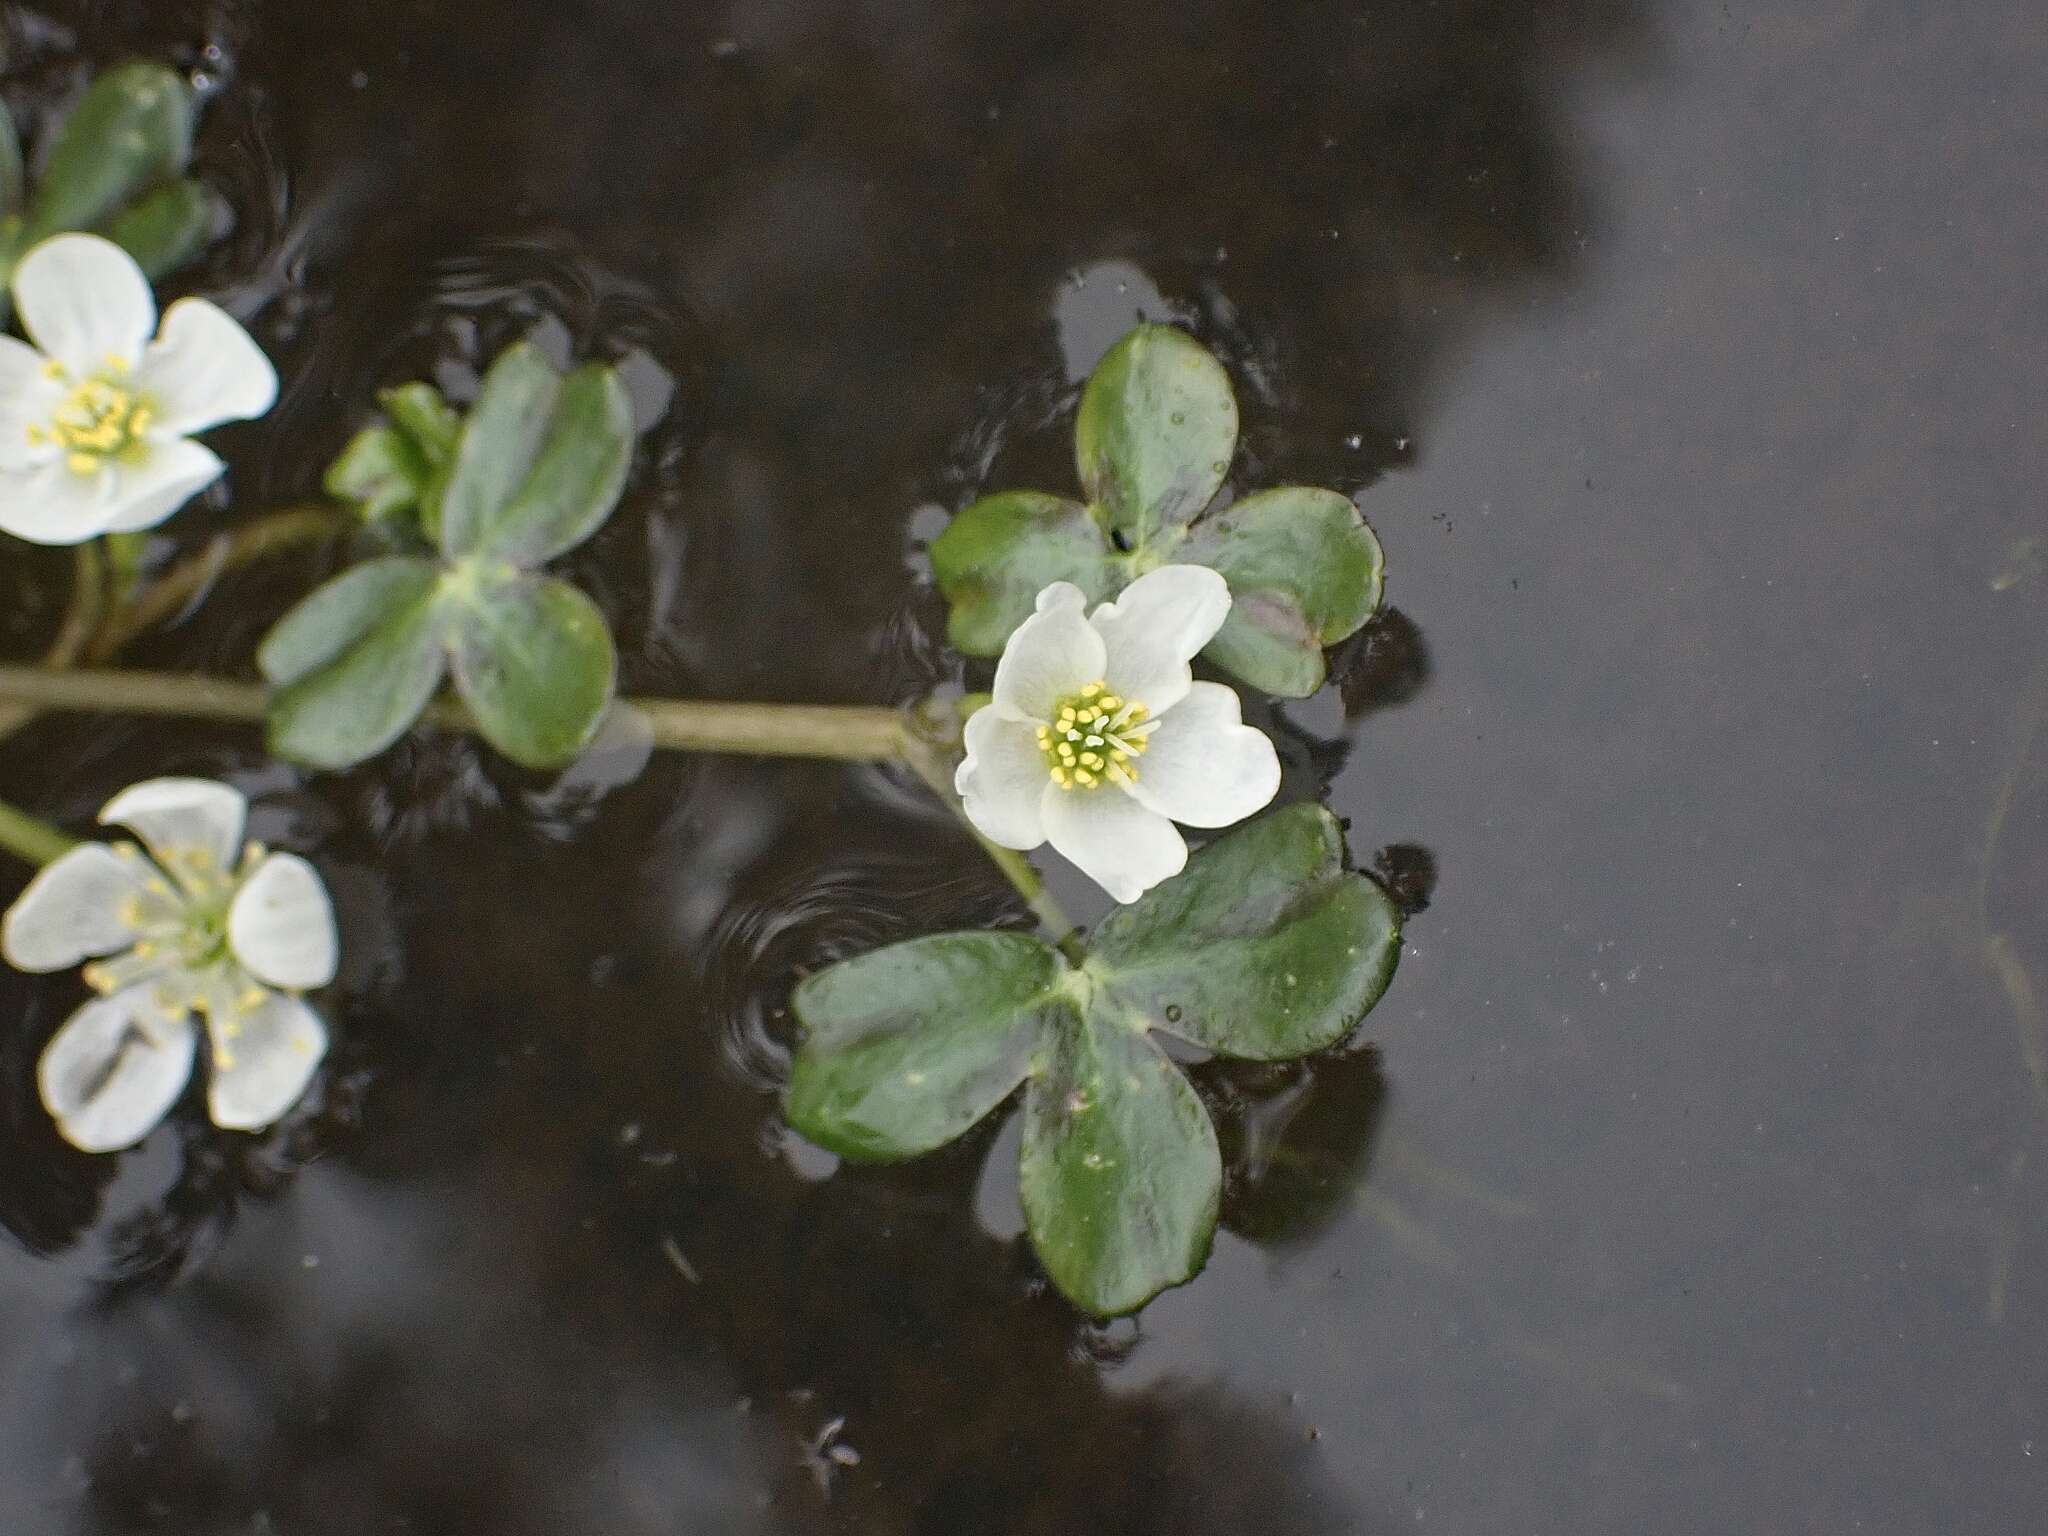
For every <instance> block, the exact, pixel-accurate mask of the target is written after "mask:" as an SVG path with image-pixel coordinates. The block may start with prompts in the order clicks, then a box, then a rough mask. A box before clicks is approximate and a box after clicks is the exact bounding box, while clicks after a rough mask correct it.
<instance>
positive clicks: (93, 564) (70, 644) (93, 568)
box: [43, 539, 107, 667]
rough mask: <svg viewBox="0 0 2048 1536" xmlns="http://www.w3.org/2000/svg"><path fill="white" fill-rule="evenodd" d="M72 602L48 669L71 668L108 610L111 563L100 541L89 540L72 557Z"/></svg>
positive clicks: (52, 647) (54, 642) (46, 661)
mask: <svg viewBox="0 0 2048 1536" xmlns="http://www.w3.org/2000/svg"><path fill="white" fill-rule="evenodd" d="M71 569H72V578H71V601H70V603H69V604H68V605H67V606H66V607H65V609H64V618H63V621H62V622H61V623H60V624H58V626H57V638H56V639H54V640H52V641H51V642H50V651H49V655H48V656H46V657H45V658H44V660H43V664H44V665H45V666H50V667H68V666H70V665H71V664H72V663H73V662H75V661H77V660H78V658H79V657H80V656H81V655H83V654H84V652H85V648H86V645H87V643H88V642H89V641H90V640H91V639H92V633H93V631H94V630H95V629H97V628H99V624H100V613H101V610H102V609H104V608H105V607H106V597H107V561H106V554H105V552H104V551H103V550H102V549H101V548H100V541H99V540H98V539H89V540H87V541H86V542H85V543H83V544H81V545H79V546H78V548H77V550H76V551H74V553H73V555H72V565H71Z"/></svg>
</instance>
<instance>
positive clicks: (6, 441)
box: [0, 336, 64, 470]
mask: <svg viewBox="0 0 2048 1536" xmlns="http://www.w3.org/2000/svg"><path fill="white" fill-rule="evenodd" d="M63 398H64V386H63V385H61V384H59V383H58V382H57V381H56V380H55V379H53V378H51V377H50V376H49V374H48V373H46V372H44V363H43V354H42V353H40V352H38V351H37V350H36V349H35V348H34V347H31V346H26V345H24V344H23V343H21V342H18V341H16V340H15V339H14V338H13V337H12V336H0V469H14V470H21V469H31V468H33V467H34V466H36V465H38V464H47V463H48V462H49V461H50V460H51V459H54V458H55V457H56V456H57V445H56V443H55V442H54V441H48V442H41V443H32V442H30V441H29V428H31V427H47V426H48V425H49V424H50V418H51V416H52V415H54V414H55V413H56V410H57V402H58V401H60V400H62V399H63Z"/></svg>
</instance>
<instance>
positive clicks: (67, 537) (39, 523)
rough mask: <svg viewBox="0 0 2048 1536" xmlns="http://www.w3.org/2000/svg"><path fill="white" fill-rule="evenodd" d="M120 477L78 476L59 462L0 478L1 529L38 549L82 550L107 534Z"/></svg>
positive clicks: (111, 472) (113, 474) (110, 474)
mask: <svg viewBox="0 0 2048 1536" xmlns="http://www.w3.org/2000/svg"><path fill="white" fill-rule="evenodd" d="M115 481H116V472H115V471H114V470H112V469H102V470H100V471H99V472H98V473H96V474H91V475H79V474H74V473H73V472H72V471H71V468H70V466H69V465H67V464H65V462H64V461H63V460H62V459H61V458H56V459H51V460H49V461H47V462H46V463H43V464H40V465H38V466H37V467H36V468H34V469H31V470H29V471H27V472H26V473H23V472H19V471H9V472H0V529H4V530H5V531H6V532H8V533H11V534H13V535H14V536H15V537H16V538H17V539H27V540H29V541H30V542H31V543H34V544H83V543H84V542H85V541H86V540H87V539H96V538H98V537H99V536H100V535H101V534H103V533H105V532H106V531H107V528H108V524H109V523H110V522H111V521H112V519H113V514H114V512H115V510H116V504H115V502H114V499H113V496H112V494H111V493H112V491H113V489H114V486H115Z"/></svg>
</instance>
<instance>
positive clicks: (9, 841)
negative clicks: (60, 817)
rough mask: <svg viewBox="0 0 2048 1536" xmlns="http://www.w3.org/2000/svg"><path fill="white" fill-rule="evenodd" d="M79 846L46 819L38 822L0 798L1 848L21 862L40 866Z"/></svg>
mask: <svg viewBox="0 0 2048 1536" xmlns="http://www.w3.org/2000/svg"><path fill="white" fill-rule="evenodd" d="M77 846H78V844H77V842H76V841H75V840H73V839H71V838H68V837H66V836H65V835H64V834H63V833H62V832H59V831H58V830H57V829H56V828H55V827H53V826H51V825H50V824H49V823H48V822H47V821H38V820H37V819H36V818H35V817H33V816H31V815H29V814H28V812H26V811H21V810H16V809H15V808H14V807H13V806H11V805H9V804H8V803H7V802H6V801H5V800H0V848H5V849H6V850H7V851H8V852H9V853H11V854H13V855H14V856H15V857H16V858H18V859H20V860H22V861H23V862H24V863H28V864H36V865H43V864H47V863H49V862H50V861H51V860H52V859H60V858H62V857H63V856H64V855H65V854H67V853H69V852H70V851H71V850H72V849H73V848H76V847H77Z"/></svg>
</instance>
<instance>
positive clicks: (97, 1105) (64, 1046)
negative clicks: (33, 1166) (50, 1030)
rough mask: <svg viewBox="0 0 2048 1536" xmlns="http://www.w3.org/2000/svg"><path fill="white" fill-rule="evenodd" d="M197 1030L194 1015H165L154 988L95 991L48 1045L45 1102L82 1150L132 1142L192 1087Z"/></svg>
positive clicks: (42, 1078) (40, 1066) (41, 1070)
mask: <svg viewBox="0 0 2048 1536" xmlns="http://www.w3.org/2000/svg"><path fill="white" fill-rule="evenodd" d="M145 1026H146V1027H145ZM197 1034H198V1031H196V1030H195V1029H194V1028H193V1027H192V1021H191V1020H190V1019H187V1018H180V1019H174V1020H166V1019H165V1018H164V1017H163V1015H162V1014H161V1013H160V1012H159V1011H158V1010H157V1008H156V1005H155V1003H154V1002H153V1001H152V1000H151V999H150V996H149V992H148V989H147V988H143V987H135V988H131V989H130V990H128V991H126V992H118V993H116V994H115V995H114V996H112V997H101V998H94V999H93V1000H92V1001H91V1002H89V1003H87V1004H86V1005H85V1006H84V1007H83V1008H81V1009H79V1010H78V1012H76V1013H74V1014H72V1015H71V1017H70V1018H69V1019H67V1020H65V1022H64V1027H63V1028H62V1029H60V1030H58V1031H57V1033H56V1035H55V1036H54V1037H53V1038H52V1039H51V1041H50V1043H49V1045H47V1046H46V1047H44V1049H43V1059H42V1060H41V1061H40V1062H39V1063H37V1065H36V1084H37V1086H38V1087H39V1088H41V1090H42V1094H43V1107H44V1108H45V1109H47V1110H49V1112H50V1115H51V1118H53V1119H54V1120H55V1121H56V1122H57V1129H58V1130H59V1131H61V1132H62V1133H63V1135H64V1139H65V1140H66V1141H68V1142H70V1143H71V1144H72V1145H73V1146H74V1147H77V1148H78V1149H79V1150H80V1151H82V1152H118V1151H120V1150H121V1148H123V1147H132V1146H134V1145H135V1143H136V1142H138V1141H140V1140H142V1138H143V1137H145V1136H147V1135H148V1134H149V1133H150V1132H151V1131H153V1130H155V1129H156V1127H157V1123H158V1122H159V1121H161V1120H162V1119H163V1117H164V1116H165V1115H166V1114H167V1113H169V1111H170V1108H171V1106H172V1105H173V1104H175V1103H177V1102H178V1095H179V1094H181V1093H183V1092H184V1091H185V1084H186V1083H187V1082H189V1081H190V1080H191V1077H192V1049H193V1045H194V1043H195V1041H196V1038H197Z"/></svg>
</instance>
